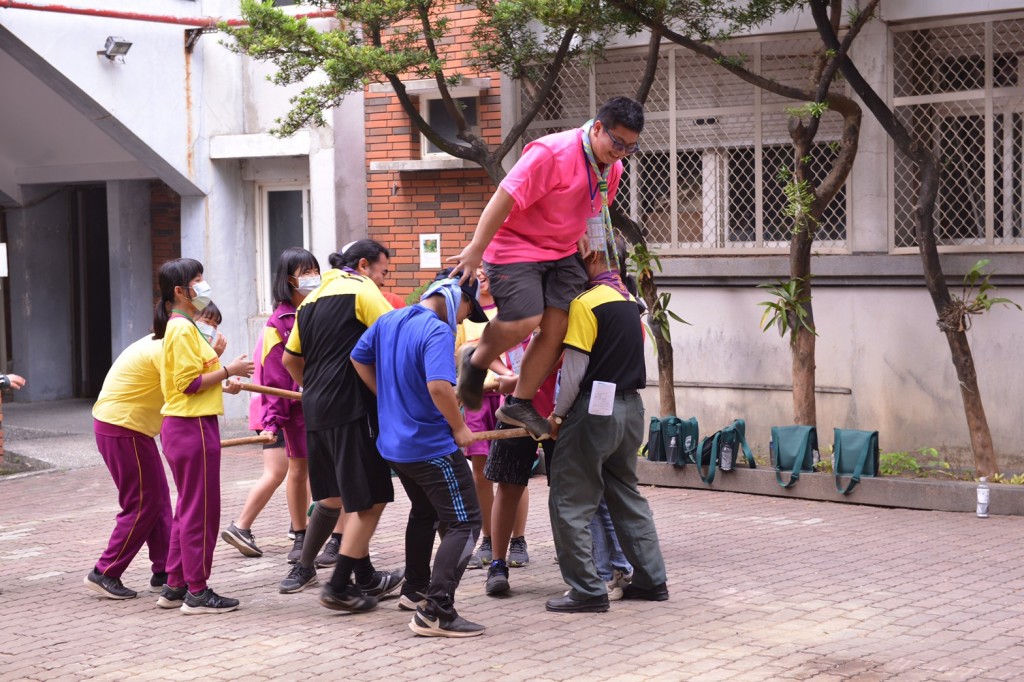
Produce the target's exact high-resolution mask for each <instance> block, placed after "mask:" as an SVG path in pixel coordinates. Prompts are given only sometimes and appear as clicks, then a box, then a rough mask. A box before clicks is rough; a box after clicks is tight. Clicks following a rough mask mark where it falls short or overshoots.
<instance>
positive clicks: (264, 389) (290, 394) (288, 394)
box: [242, 384, 302, 400]
mask: <svg viewBox="0 0 1024 682" xmlns="http://www.w3.org/2000/svg"><path fill="white" fill-rule="evenodd" d="M242 390H243V391H251V392H252V393H265V394H266V395H276V396H280V397H282V398H291V399H292V400H302V394H301V393H299V392H298V391H286V390H284V389H283V388H273V387H271V386H260V385H259V384H242Z"/></svg>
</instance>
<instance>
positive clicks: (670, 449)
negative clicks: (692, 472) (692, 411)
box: [640, 416, 700, 467]
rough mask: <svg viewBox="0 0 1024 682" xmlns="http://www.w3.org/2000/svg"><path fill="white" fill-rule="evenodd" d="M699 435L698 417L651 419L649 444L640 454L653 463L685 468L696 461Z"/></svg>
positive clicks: (648, 436)
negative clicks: (670, 464)
mask: <svg viewBox="0 0 1024 682" xmlns="http://www.w3.org/2000/svg"><path fill="white" fill-rule="evenodd" d="M699 434H700V430H699V428H698V426H697V418H696V417H690V418H689V419H680V418H679V417H676V416H669V417H663V418H659V417H651V426H650V429H649V430H648V434H647V443H646V444H645V445H644V447H643V449H642V450H641V451H640V454H641V455H643V456H645V457H647V459H648V460H650V461H651V462H671V463H672V464H673V465H674V466H677V467H682V466H685V465H686V464H687V463H688V462H693V461H695V460H694V456H695V454H696V452H697V440H698V436H699Z"/></svg>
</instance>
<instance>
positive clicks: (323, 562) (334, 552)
mask: <svg viewBox="0 0 1024 682" xmlns="http://www.w3.org/2000/svg"><path fill="white" fill-rule="evenodd" d="M340 549H341V539H340V538H336V537H331V539H330V540H328V541H327V544H326V545H324V551H322V552H320V554H318V555H317V557H316V561H314V562H313V565H314V566H315V567H317V568H326V567H328V566H334V565H335V564H337V563H338V551H339V550H340Z"/></svg>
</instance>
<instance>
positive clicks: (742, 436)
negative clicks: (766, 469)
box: [732, 419, 757, 469]
mask: <svg viewBox="0 0 1024 682" xmlns="http://www.w3.org/2000/svg"><path fill="white" fill-rule="evenodd" d="M732 427H733V429H735V430H736V434H737V435H738V436H739V441H740V445H742V446H743V457H744V459H746V460H747V466H749V467H750V468H751V469H756V468H757V463H756V462H755V461H754V453H752V452H751V451H750V446H749V445H747V433H746V431H747V423H746V422H745V421H743V420H742V419H737V420H736V421H734V422H733V423H732Z"/></svg>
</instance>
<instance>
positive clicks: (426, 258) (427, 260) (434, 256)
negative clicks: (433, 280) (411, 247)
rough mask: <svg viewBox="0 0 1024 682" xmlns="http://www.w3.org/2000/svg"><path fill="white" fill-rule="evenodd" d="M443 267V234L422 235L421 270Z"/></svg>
mask: <svg viewBox="0 0 1024 682" xmlns="http://www.w3.org/2000/svg"><path fill="white" fill-rule="evenodd" d="M440 269H441V235H439V234H421V235H420V270H440Z"/></svg>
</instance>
